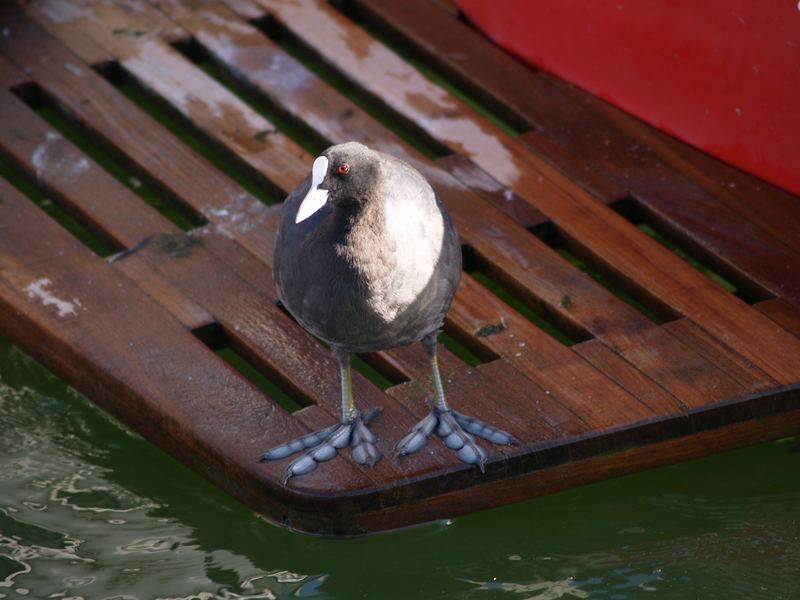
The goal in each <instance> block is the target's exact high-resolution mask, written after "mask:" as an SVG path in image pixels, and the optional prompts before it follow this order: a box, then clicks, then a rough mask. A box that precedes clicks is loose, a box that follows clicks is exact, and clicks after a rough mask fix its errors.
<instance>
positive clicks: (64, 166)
mask: <svg viewBox="0 0 800 600" xmlns="http://www.w3.org/2000/svg"><path fill="white" fill-rule="evenodd" d="M62 139H63V138H62V137H61V134H60V133H57V132H55V131H48V132H47V134H46V135H45V139H44V141H43V142H42V143H40V144H39V145H38V146H36V148H34V149H33V152H32V153H31V163H33V167H34V169H35V170H36V178H37V179H39V180H41V179H43V178H44V177H45V176H47V177H48V178H57V179H59V180H60V181H61V182H64V183H69V182H70V181H73V180H74V179H76V178H77V177H79V176H80V175H82V174H83V173H85V172H86V171H88V170H89V167H90V165H89V161H88V160H87V159H86V157H85V156H80V155H79V154H77V153H76V152H74V151H72V150H71V149H69V148H65V147H64V146H61V145H58V142H60V141H61V140H62Z"/></svg>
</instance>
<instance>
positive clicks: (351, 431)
mask: <svg viewBox="0 0 800 600" xmlns="http://www.w3.org/2000/svg"><path fill="white" fill-rule="evenodd" d="M273 273H274V278H275V287H276V290H277V293H278V298H279V299H280V301H281V302H282V303H283V305H284V307H285V308H286V309H287V310H288V311H289V313H290V314H291V315H292V316H293V317H294V318H295V319H296V320H297V322H298V323H300V324H301V325H302V326H303V327H304V328H306V329H307V330H308V331H309V332H311V333H312V334H313V335H315V336H317V337H319V338H320V339H322V340H324V341H325V342H327V343H328V344H329V345H330V347H331V348H332V350H333V354H334V356H335V357H336V360H337V361H338V363H339V370H340V375H341V381H342V420H341V422H340V423H338V424H336V425H333V426H331V427H328V428H326V429H322V430H320V431H316V432H313V433H310V434H308V435H305V436H302V437H299V438H296V439H294V440H291V441H289V442H286V443H283V444H280V445H278V446H275V447H274V448H272V449H270V450H268V451H267V452H265V453H264V454H263V455H262V456H261V460H277V459H281V458H285V457H287V456H290V455H292V454H295V453H298V452H302V454H301V455H300V456H299V457H298V458H296V459H294V460H293V461H292V462H291V463H289V465H288V466H287V468H286V479H285V481H288V480H289V478H291V477H293V476H296V475H303V474H306V473H309V472H311V471H313V470H314V468H316V466H317V464H318V463H320V462H322V461H326V460H329V459H331V458H333V457H334V456H336V454H337V452H338V451H339V450H341V449H342V448H344V447H346V446H348V445H349V446H351V447H352V458H353V460H354V461H355V462H357V463H359V464H366V465H370V466H372V465H374V464H375V463H376V462H377V461H378V459H379V458H380V454H379V452H378V450H377V448H376V446H375V442H376V437H375V435H374V434H373V433H372V432H371V431H370V430H369V428H368V423H369V421H370V420H371V418H373V417H374V416H375V415H374V413H372V414H371V413H362V412H361V411H359V410H357V409H356V406H355V402H354V400H353V392H352V385H351V378H350V359H351V356H352V355H353V354H356V353H360V352H374V351H376V350H385V349H388V348H394V347H397V346H404V345H407V344H411V343H414V342H419V341H421V342H422V345H423V347H424V348H425V351H426V352H427V355H428V357H429V359H430V363H431V370H432V372H433V387H434V398H435V399H434V403H433V409H432V411H431V413H430V414H428V415H427V416H426V417H425V418H424V419H422V421H420V422H419V423H417V424H416V425H415V426H414V427H412V429H411V430H410V431H409V433H408V435H406V436H405V437H404V438H403V439H402V440H400V441H399V442H398V443H397V445H396V446H395V453H396V455H405V454H411V453H413V452H416V451H418V450H420V449H421V448H423V447H424V446H425V444H426V442H427V439H428V438H429V437H430V435H431V434H432V433H434V432H435V433H436V434H437V435H438V436H440V437H441V438H442V439H443V440H444V443H445V445H446V446H447V447H449V448H451V449H453V450H455V451H456V452H457V454H458V457H459V458H460V459H461V460H462V461H463V462H465V463H469V464H475V465H478V466H479V467H480V468H481V470H482V469H483V465H484V462H485V460H486V452H485V450H484V449H483V448H481V447H480V446H479V445H478V444H477V443H476V442H475V437H474V436H475V435H477V436H479V437H482V438H484V439H487V440H489V441H491V442H493V443H495V444H514V443H516V440H514V438H513V437H512V436H511V435H509V434H508V433H505V432H504V431H501V430H499V429H496V428H494V427H492V426H490V425H487V424H486V423H483V422H482V421H479V420H477V419H475V418H472V417H468V416H465V415H463V414H461V413H459V412H456V411H455V410H453V409H451V408H450V406H449V405H448V404H447V401H446V400H445V396H444V389H443V387H442V380H441V377H440V375H439V367H438V363H437V359H436V338H437V335H438V332H439V330H440V328H441V327H442V325H443V323H444V316H445V313H446V312H447V309H448V308H449V307H450V303H451V302H452V300H453V295H454V294H455V291H456V288H457V287H458V282H459V279H460V277H461V249H460V246H459V243H458V235H457V234H456V231H455V229H454V228H453V224H452V222H451V221H450V217H449V216H448V214H447V211H446V210H445V208H444V205H443V204H442V202H441V201H440V200H439V198H438V196H437V195H436V193H435V192H434V190H433V188H432V187H431V186H430V184H428V182H427V181H426V180H425V178H424V177H423V176H422V175H421V174H420V173H419V172H418V171H417V170H416V169H414V168H413V167H411V166H410V165H408V164H407V163H405V162H403V161H401V160H399V159H398V158H395V157H393V156H390V155H387V154H383V153H380V152H376V151H374V150H371V149H369V148H367V147H366V146H364V145H362V144H359V143H357V142H347V143H344V144H339V145H336V146H331V147H330V148H328V149H327V150H325V151H324V152H323V153H322V154H321V155H320V156H319V157H317V159H316V160H315V161H314V164H313V167H312V169H311V176H310V177H307V178H306V179H305V180H304V181H303V182H302V183H301V184H300V185H299V186H298V187H297V188H296V189H295V190H294V191H293V192H292V193H290V194H289V196H288V197H287V198H286V201H285V202H284V205H283V213H282V216H281V223H280V227H279V230H278V236H277V240H276V246H275V259H274V268H273Z"/></svg>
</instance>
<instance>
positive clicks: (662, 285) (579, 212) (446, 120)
mask: <svg viewBox="0 0 800 600" xmlns="http://www.w3.org/2000/svg"><path fill="white" fill-rule="evenodd" d="M260 4H262V5H263V6H265V7H266V8H268V9H269V10H270V12H271V13H272V14H273V15H274V16H275V17H276V18H277V19H279V20H280V21H281V22H282V23H283V24H284V25H285V26H286V27H288V28H289V29H290V30H291V31H292V32H293V33H294V34H295V35H296V36H298V37H299V38H301V39H303V40H304V41H305V42H306V43H307V44H308V45H309V46H311V47H313V48H315V50H316V51H317V52H319V53H320V55H321V56H322V57H324V60H326V61H328V62H330V63H331V64H333V65H334V66H336V67H337V68H338V69H339V70H340V71H342V72H343V73H345V74H347V75H348V76H349V77H351V78H353V80H354V81H355V82H357V83H358V84H359V85H360V86H362V87H363V88H364V89H366V90H368V91H370V93H372V94H374V95H375V96H376V97H378V98H380V99H381V100H382V101H384V102H385V103H386V104H387V105H388V106H390V107H392V108H393V109H394V110H396V111H397V112H398V113H400V114H401V115H403V116H404V117H405V118H407V119H409V120H412V121H416V122H419V123H420V124H421V125H422V126H423V128H425V130H426V131H427V132H428V133H429V134H430V135H432V136H434V137H436V138H437V139H439V140H440V141H442V142H443V143H445V144H447V145H449V146H450V147H452V148H453V149H454V150H456V151H459V152H462V153H464V154H466V155H467V156H469V157H470V158H471V159H472V160H473V162H475V163H476V164H478V165H479V166H481V167H483V168H484V169H485V170H487V171H489V172H491V173H492V174H493V175H495V176H496V178H497V180H498V181H500V182H501V183H503V184H505V185H507V186H508V187H510V188H511V189H513V190H514V191H516V192H518V193H519V194H520V195H521V196H522V197H524V198H526V199H527V200H528V201H530V202H531V203H532V204H533V205H534V206H536V207H537V208H538V209H539V210H541V211H542V212H543V213H544V214H546V215H547V216H548V217H550V218H551V219H552V220H553V221H554V222H555V223H556V224H557V225H558V226H559V227H560V228H561V229H562V230H563V231H565V232H566V233H567V234H568V235H569V236H570V237H571V238H573V239H575V240H579V241H580V243H581V244H583V245H585V247H586V248H587V250H588V251H590V252H592V253H593V254H594V255H595V256H597V257H598V258H599V259H600V260H602V261H603V262H605V263H606V264H607V265H609V267H610V268H611V269H612V270H614V271H615V272H616V273H618V274H619V276H620V277H622V278H625V279H626V280H627V281H629V282H630V284H631V285H635V286H643V287H645V288H646V289H648V290H649V292H650V293H651V294H653V295H655V296H658V297H660V298H662V299H663V300H664V301H665V302H666V303H667V304H669V305H670V306H672V307H673V308H674V309H675V310H677V311H679V312H681V313H682V314H684V315H686V316H688V317H690V318H693V319H695V320H697V321H702V322H703V323H704V326H705V327H706V328H707V329H708V330H709V331H710V332H711V333H713V334H714V335H715V336H716V337H718V338H720V339H721V340H723V341H724V342H725V343H726V344H727V345H729V346H731V347H732V348H733V349H734V350H736V351H737V352H739V353H741V354H743V355H744V356H746V357H747V358H748V359H749V360H751V361H753V362H754V363H755V364H758V365H759V366H760V367H761V368H763V369H764V370H765V371H766V372H768V373H770V374H771V375H772V376H774V377H776V378H777V379H778V380H779V381H783V382H789V381H792V380H793V379H794V377H795V375H796V374H797V373H798V372H800V346H798V344H797V342H796V341H795V340H794V338H791V337H787V336H786V335H785V332H783V330H781V329H780V328H778V327H776V326H775V325H774V324H773V323H771V322H770V321H769V320H768V319H765V318H763V317H762V316H761V315H760V314H759V313H758V312H757V311H755V310H752V309H750V308H749V307H747V306H742V305H741V304H740V303H739V302H738V301H737V300H736V299H735V298H734V297H731V296H730V295H729V294H727V293H726V292H724V290H721V289H719V288H717V287H716V286H714V285H710V284H709V281H708V280H707V279H705V277H704V276H703V275H701V274H700V273H698V272H695V271H693V270H692V269H687V266H686V265H685V264H683V263H682V261H681V260H680V259H679V258H677V257H676V256H674V255H673V254H672V253H671V252H669V251H668V250H666V249H665V248H663V247H661V246H660V245H659V244H658V243H657V242H655V241H653V240H652V239H650V238H649V237H648V236H646V235H645V234H644V233H642V232H639V231H638V230H636V229H635V228H632V227H631V226H630V224H629V223H627V222H625V221H624V219H622V218H621V217H619V216H618V215H616V214H614V213H613V212H612V211H609V210H608V209H606V208H605V207H603V206H602V205H601V204H599V203H597V202H596V201H595V200H594V199H593V198H592V197H590V196H589V195H588V194H586V193H585V191H583V190H582V189H581V188H579V187H578V186H577V184H575V183H573V182H572V181H570V180H569V179H567V178H566V177H565V176H564V175H563V174H562V173H560V172H559V171H557V170H556V169H554V168H553V167H552V166H550V165H549V164H547V163H546V161H544V160H542V159H541V158H540V157H538V156H536V155H534V154H532V153H530V152H526V151H524V150H521V149H520V148H519V146H518V145H517V143H516V142H514V141H513V140H510V139H509V138H508V136H507V135H506V134H504V133H503V132H501V131H499V130H497V129H496V128H494V127H492V126H491V125H490V124H488V123H487V122H486V121H485V119H483V118H482V117H480V116H478V115H471V114H469V113H468V111H466V109H465V108H464V107H463V106H462V105H461V104H460V103H459V102H458V101H456V100H455V99H453V98H451V97H449V96H448V95H447V94H446V93H445V92H444V91H443V90H441V89H440V88H437V87H435V86H433V84H432V83H430V82H429V81H427V80H426V79H425V78H424V77H422V75H420V74H419V73H417V72H416V71H414V70H413V69H412V68H411V67H410V66H408V65H406V64H405V63H403V62H402V60H400V59H399V58H398V57H397V56H396V55H394V54H393V53H391V52H390V51H389V50H388V49H386V48H385V47H383V46H381V45H380V44H379V43H378V42H376V41H375V40H373V39H372V38H370V36H369V35H367V34H366V33H365V32H364V31H363V30H360V29H358V28H357V27H355V26H353V24H352V23H351V22H349V21H348V20H347V19H345V18H344V17H343V16H342V15H341V14H339V13H338V12H336V11H335V10H334V9H333V8H331V7H329V6H327V5H323V4H320V3H317V2H315V1H313V0H306V1H303V2H292V3H282V2H279V1H269V0H263V1H262V2H260ZM389 79H391V81H392V83H391V84H389V81H388V80H389ZM421 98H424V99H425V101H424V102H421V101H420V99H421ZM441 115H447V116H446V117H442V116H441ZM620 240H624V243H620ZM787 345H788V347H790V348H791V349H792V351H791V352H789V353H780V354H779V353H776V352H775V349H777V348H781V347H786V346H787Z"/></svg>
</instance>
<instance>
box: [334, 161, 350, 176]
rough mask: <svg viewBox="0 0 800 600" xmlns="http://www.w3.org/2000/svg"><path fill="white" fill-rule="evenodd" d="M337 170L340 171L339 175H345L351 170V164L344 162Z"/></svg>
mask: <svg viewBox="0 0 800 600" xmlns="http://www.w3.org/2000/svg"><path fill="white" fill-rule="evenodd" d="M336 170H337V171H338V172H339V175H344V174H345V173H347V172H348V171H349V170H350V165H348V164H347V163H343V164H341V165H339V166H338V167H336Z"/></svg>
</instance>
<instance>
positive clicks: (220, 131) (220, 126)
mask: <svg viewBox="0 0 800 600" xmlns="http://www.w3.org/2000/svg"><path fill="white" fill-rule="evenodd" d="M117 18H121V17H120V16H117ZM216 23H217V24H218V23H219V20H217V21H216ZM126 24H127V22H125V21H123V22H119V21H117V22H116V23H115V25H116V28H119V27H120V26H122V25H126ZM135 26H136V27H140V26H144V23H135ZM241 26H245V25H244V24H241ZM239 29H241V27H240V28H239ZM58 31H68V32H69V34H70V39H71V38H72V37H73V36H75V35H76V30H75V29H74V28H68V29H58ZM80 31H81V30H80V29H78V30H77V33H80ZM253 31H255V30H253ZM257 35H258V37H259V38H260V37H261V36H260V34H257ZM142 37H144V36H139V38H136V39H140V38H142ZM145 43H147V42H146V40H145ZM148 77H151V78H152V75H150V76H148ZM154 85H156V86H162V85H163V84H161V83H154ZM222 94H224V92H223V91H219V92H218V95H222ZM177 108H179V107H177ZM209 130H213V132H214V135H217V136H219V137H221V138H224V137H225V135H226V131H225V125H224V122H218V123H217V124H216V125H213V124H212V125H210V127H209ZM272 137H278V134H276V135H275V136H272ZM236 234H237V232H234V235H236ZM269 259H271V257H269ZM394 356H395V358H396V357H397V354H396V353H395V355H394ZM407 366H409V365H407ZM414 368H415V366H413V365H412V368H411V369H409V368H406V373H407V374H411V373H413V372H414Z"/></svg>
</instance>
